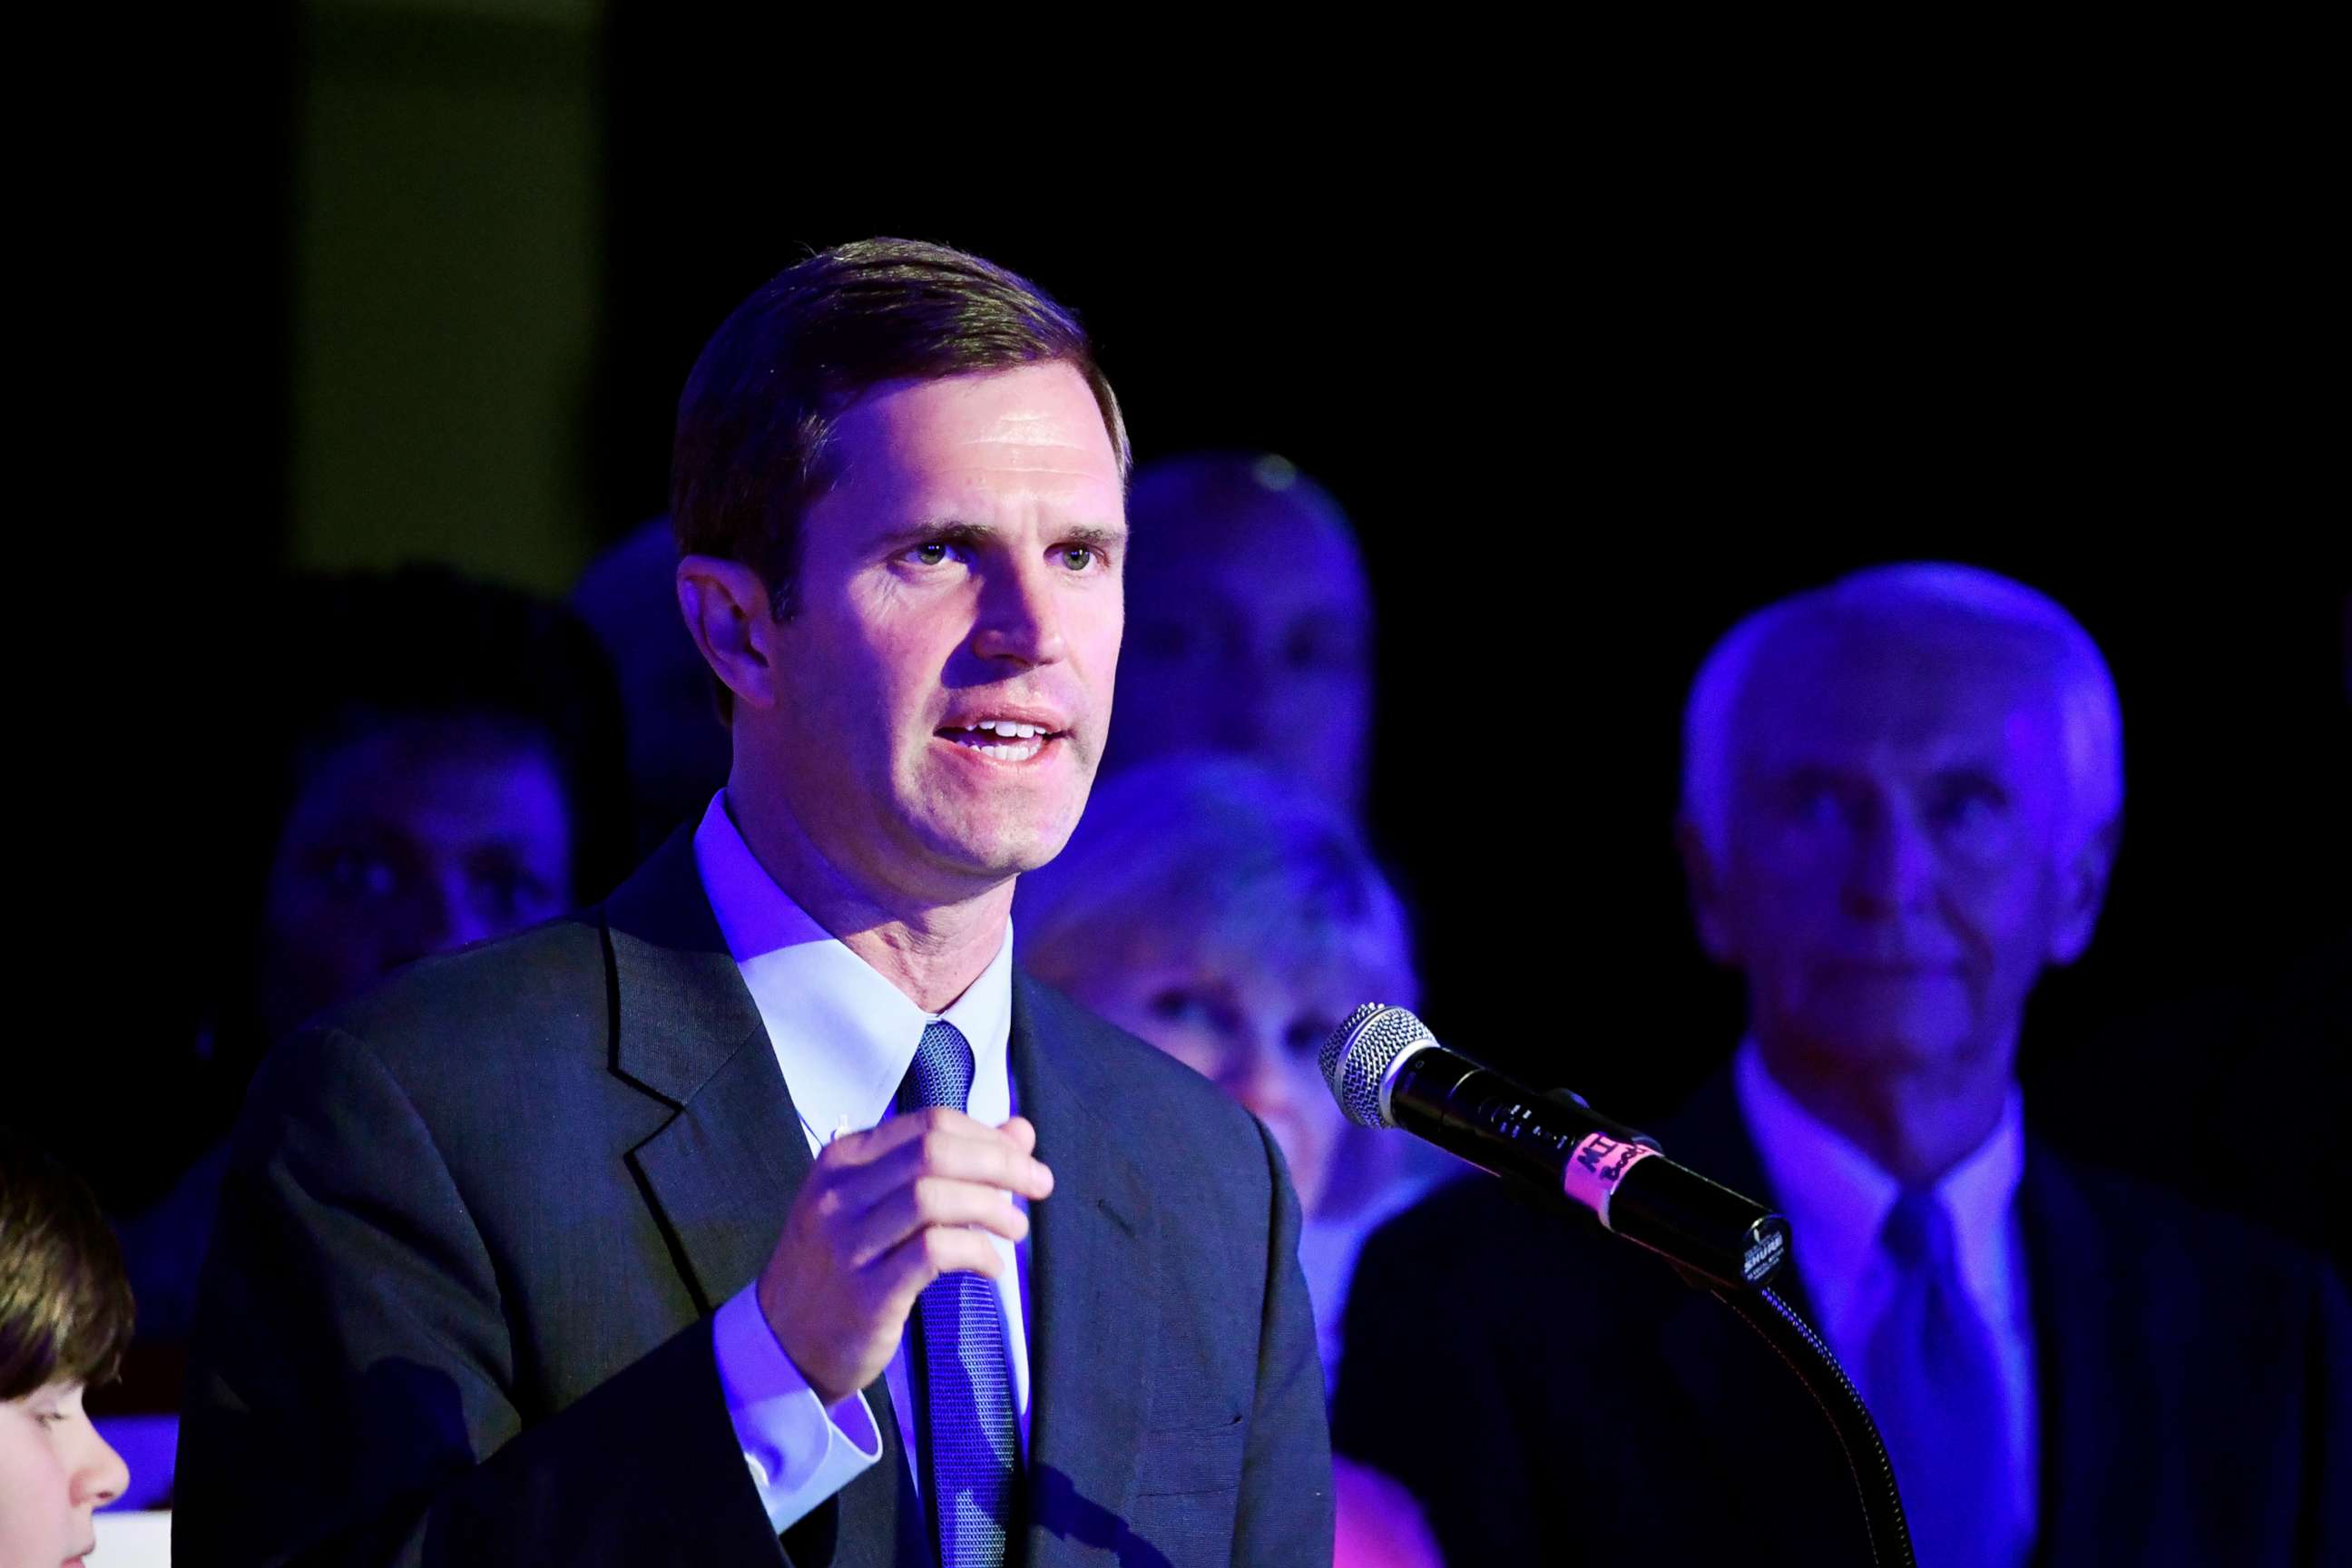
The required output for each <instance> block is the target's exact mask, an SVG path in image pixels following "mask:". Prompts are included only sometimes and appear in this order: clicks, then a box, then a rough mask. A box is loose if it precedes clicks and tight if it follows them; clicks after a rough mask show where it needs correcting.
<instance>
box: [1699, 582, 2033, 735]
mask: <svg viewBox="0 0 2352 1568" xmlns="http://www.w3.org/2000/svg"><path fill="white" fill-rule="evenodd" d="M2056 712H2057V672H2056V664H2055V659H2054V657H2053V651H2052V649H2051V648H2050V647H2048V646H2047V644H2046V642H2045V641H2044V640H2043V639H2041V638H2038V637H2034V636H2032V634H2031V633H2030V632H2026V631H2023V630H2021V629H2019V628H2012V627H2008V626H1998V625H1993V624H1989V623H1986V622H1983V621H1980V620H1975V619H1960V618H1943V617H1937V616H1921V617H1919V618H1918V619H1917V620H1916V622H1913V623H1911V624H1899V623H1895V622H1891V621H1887V620H1884V619H1878V618H1871V619H1867V620H1862V619H1848V620H1840V619H1826V620H1818V621H1812V622H1808V623H1804V624H1801V625H1798V626H1790V627H1788V628H1785V629H1784V630H1782V631H1781V632H1780V633H1779V634H1778V635H1777V636H1775V637H1772V638H1771V639H1770V640H1769V642H1768V643H1767V644H1766V645H1765V646H1764V647H1761V648H1759V650H1758V654H1757V657H1756V658H1755V660H1754V662H1753V664H1752V665H1751V667H1750V668H1749V671H1748V679H1747V680H1746V682H1745V683H1744V685H1743V688H1742V690H1741V693H1740V699H1739V702H1738V715H1739V718H1738V725H1737V731H1736V732H1737V734H1738V744H1739V749H1740V751H1741V752H1742V753H1743V755H1745V756H1747V757H1748V758H1750V759H1751V760H1759V761H1762V760H1771V759H1788V758H1793V757H1794V756H1795V755H1797V754H1799V753H1819V752H1832V751H1859V750H1866V751H1870V752H1875V753H1880V754H1890V753H1891V754H1919V755H1922V756H1941V755H1947V754H1954V753H1963V752H1987V751H1990V752H1999V753H2004V754H2008V755H2012V756H2014V755H2018V754H2020V753H2030V752H2038V751H2039V750H2041V749H2042V748H2043V747H2044V746H2046V745H2047V744H2049V743H2051V742H2052V740H2053V731H2054V724H2055V718H2056Z"/></svg>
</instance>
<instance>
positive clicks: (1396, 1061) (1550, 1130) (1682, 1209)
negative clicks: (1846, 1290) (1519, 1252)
mask: <svg viewBox="0 0 2352 1568" xmlns="http://www.w3.org/2000/svg"><path fill="white" fill-rule="evenodd" d="M1321 1059H1322V1065H1323V1078H1324V1080H1325V1081H1326V1082H1328V1084H1329V1085H1330V1086H1331V1093H1332V1095H1333V1097H1334V1098H1335V1099H1337V1100H1339V1108H1340V1109H1341V1110H1345V1111H1346V1112H1347V1113H1348V1117H1349V1120H1350V1121H1356V1122H1360V1123H1361V1124H1362V1125H1364V1126H1366V1127H1402V1128H1403V1129H1404V1130H1405V1131H1408V1132H1410V1133H1412V1134H1413V1135H1414V1136H1415V1137H1417V1138H1424V1139H1427V1140H1428V1141H1429V1142H1432V1143H1434V1144H1436V1145H1437V1146H1438V1147H1439V1148H1441V1149H1443V1150H1444V1151H1445V1152H1447V1153H1449V1154H1453V1155H1455V1156H1458V1157H1459V1158H1461V1159H1464V1160H1467V1161H1469V1162H1470V1163H1472V1164H1474V1165H1475V1166H1477V1167H1478V1168H1479V1169H1481V1170H1483V1171H1487V1172H1490V1173H1493V1174H1495V1175H1497V1176H1503V1177H1507V1178H1509V1179H1511V1180H1513V1181H1515V1182H1517V1183H1519V1184H1522V1185H1524V1186H1527V1187H1530V1188H1532V1189H1534V1190H1535V1191H1536V1192H1537V1193H1538V1194H1541V1195H1542V1196H1543V1197H1544V1198H1546V1199H1547V1200H1548V1201H1549V1202H1552V1203H1555V1204H1561V1205H1572V1206H1574V1207H1577V1208H1580V1209H1584V1210H1589V1211H1590V1212H1591V1214H1593V1215H1596V1216H1597V1217H1598V1218H1599V1219H1600V1221H1601V1224H1602V1225H1603V1226H1606V1227H1607V1228H1608V1229H1610V1230H1612V1231H1614V1232H1615V1233H1616V1234H1617V1235H1619V1236H1622V1237H1624V1238H1625V1239H1626V1240H1628V1241H1633V1242H1639V1243H1640V1244H1641V1245H1642V1246H1643V1247H1648V1248H1649V1249H1650V1250H1651V1251H1653V1252H1656V1253H1661V1254H1663V1255H1664V1257H1665V1258H1668V1259H1669V1260H1670V1261H1672V1262H1674V1263H1675V1264H1677V1265H1679V1266H1680V1267H1681V1268H1684V1269H1686V1270H1690V1271H1694V1272H1696V1273H1698V1274H1702V1275H1705V1276H1706V1278H1707V1279H1708V1280H1710V1281H1712V1282H1714V1283H1715V1284H1717V1285H1721V1286H1727V1287H1729V1288H1731V1289H1743V1290H1744V1289H1749V1288H1751V1287H1753V1286H1758V1285H1761V1284H1763V1283H1764V1281H1765V1280H1767V1279H1770V1278H1771V1276H1772V1271H1773V1270H1774V1269H1775V1268H1779V1267H1780V1263H1781V1260H1782V1259H1783V1258H1786V1257H1787V1256H1788V1253H1789V1222H1788V1221H1787V1220H1784V1219H1782V1218H1781V1217H1780V1215H1776V1214H1774V1213H1773V1212H1772V1211H1771V1210H1769V1209H1768V1208H1766V1207H1765V1206H1764V1205H1761V1204H1758V1203H1753V1202H1750V1201H1749V1200H1748V1199H1747V1198H1744V1197H1741V1196H1740V1195H1739V1194H1738V1193H1735V1192H1733V1191H1732V1190H1731V1189H1730V1188H1728V1187H1724V1186H1718V1185H1717V1184H1715V1183H1713V1182H1710V1181H1708V1180H1707V1179H1706V1177H1705V1176H1702V1175H1700V1174H1699V1173H1697V1172H1696V1171H1692V1170H1688V1169H1685V1167H1683V1166H1681V1165H1677V1164H1675V1163H1674V1162H1673V1161H1671V1160H1669V1159H1667V1158H1666V1157H1665V1156H1664V1154H1661V1153H1660V1152H1658V1143H1657V1140H1656V1139H1654V1138H1652V1137H1650V1136H1649V1135H1648V1134H1646V1133H1642V1132H1636V1131H1633V1129H1632V1128H1630V1127H1625V1126H1621V1125H1620V1124H1619V1123H1617V1122H1614V1121H1610V1120H1609V1119H1608V1118H1607V1117H1605V1116H1603V1115H1601V1113H1600V1112H1598V1111H1596V1110H1593V1109H1592V1108H1591V1106H1589V1105H1587V1104H1585V1103H1584V1099H1583V1097H1582V1096H1581V1095H1576V1094H1570V1093H1569V1092H1568V1091H1567V1090H1565V1089H1560V1090H1556V1091H1554V1092H1552V1093H1549V1094H1538V1093H1537V1092H1535V1091H1534V1090H1533V1089H1526V1088H1523V1087H1521V1086H1520V1085H1518V1084H1516V1083H1514V1082H1512V1081H1511V1080H1510V1079H1507V1078H1506V1077H1504V1076H1503V1075H1502V1074H1501V1073H1498V1072H1496V1071H1495V1070H1494V1069H1493V1068H1489V1067H1486V1066H1485V1065H1484V1064H1482V1063H1479V1062H1475V1061H1472V1060H1471V1059H1470V1058H1468V1057H1465V1056H1457V1055H1455V1054H1454V1052H1452V1051H1449V1050H1447V1049H1446V1048H1445V1047H1444V1046H1441V1045H1439V1044H1438V1043H1437V1039H1436V1037H1434V1036H1433V1035H1432V1034H1431V1033H1430V1032H1429V1029H1428V1026H1426V1025H1424V1024H1423V1023H1422V1021H1421V1020H1420V1019H1418V1018H1416V1017H1414V1016H1412V1014H1411V1013H1408V1012H1406V1011H1405V1010H1404V1009H1403V1008H1402V1007H1384V1006H1382V1005H1380V1004H1379V1003H1377V1002H1368V1003H1366V1004H1365V1005H1362V1006H1360V1007H1359V1008H1357V1009H1356V1010H1355V1011H1354V1012H1353V1013H1351V1014H1349V1016H1348V1021H1347V1022H1346V1023H1344V1024H1342V1025H1340V1026H1339V1028H1337V1029H1336V1030H1334V1031H1332V1035H1331V1037H1330V1038H1329V1039H1328V1040H1327V1041H1325V1042H1324V1044H1323V1054H1322V1058H1321Z"/></svg>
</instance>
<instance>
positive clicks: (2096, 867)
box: [2050, 814, 2124, 964]
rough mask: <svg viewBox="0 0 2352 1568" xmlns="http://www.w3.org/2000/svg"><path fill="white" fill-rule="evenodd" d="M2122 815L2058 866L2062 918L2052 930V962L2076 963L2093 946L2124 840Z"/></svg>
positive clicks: (2110, 820) (2107, 823)
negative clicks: (2108, 883) (2063, 863)
mask: <svg viewBox="0 0 2352 1568" xmlns="http://www.w3.org/2000/svg"><path fill="white" fill-rule="evenodd" d="M2123 831H2124V819H2123V817H2122V816H2121V815H2120V814H2118V815H2116V816H2111V817H2109V818H2108V819H2107V821H2106V823H2105V826H2102V827H2101V828H2100V829H2099V830H2098V831H2097V832H2096V833H2094V834H2091V835H2090V836H2089V837H2086V838H2085V839H2084V841H2083V844H2082V846H2081V847H2079V848H2078V849H2076V850H2075V852H2074V858H2072V859H2071V860H2069V861H2068V862H2067V863H2066V864H2065V865H2063V866H2061V867H2059V868H2058V900H2059V902H2058V919H2057V921H2056V923H2054V924H2053V926H2052V927H2051V930H2050V962H2051V963H2061V964H2063V963H2074V961H2075V960H2076V959H2078V958H2080V957H2082V956H2083V951H2084V949H2085V948H2087V947H2089V946H2090V945H2091V933H2092V932H2093V931H2095V930H2096V929H2097V928H2098V924H2099V910H2100V909H2101V907H2102V906H2104V905H2105V903H2106V901H2107V879H2108V878H2109V877H2110V876H2112V875H2113V874H2114V872H2115V868H2116V846H2117V845H2118V844H2120V843H2121V842H2122V841H2123Z"/></svg>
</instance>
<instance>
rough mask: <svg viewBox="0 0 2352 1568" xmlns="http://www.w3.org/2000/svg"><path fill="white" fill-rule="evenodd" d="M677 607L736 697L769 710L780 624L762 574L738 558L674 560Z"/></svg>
mask: <svg viewBox="0 0 2352 1568" xmlns="http://www.w3.org/2000/svg"><path fill="white" fill-rule="evenodd" d="M677 608H678V613H679V614H680V615H682V616H685V617H686V630H687V635H688V636H689V637H692V638H694V646H695V647H696V648H698V650H700V652H701V654H702V660H703V662H704V663H705V664H708V665H709V667H710V672H711V673H712V674H713V675H716V676H717V677H718V678H719V683H720V684H721V685H723V686H725V687H726V688H727V689H728V690H730V691H731V692H733V693H734V694H735V700H736V701H738V702H740V703H742V704H743V705H745V706H746V707H750V708H773V707H774V706H775V705H776V655H775V639H776V632H777V626H778V623H777V621H776V619H775V617H774V616H771V615H770V614H769V613H768V585H767V584H765V583H763V582H761V580H760V574H758V573H757V572H755V571H753V570H752V569H751V567H749V566H746V565H744V564H743V563H741V562H740V561H726V560H722V559H720V558H719V557H718V556H716V555H688V556H687V557H686V558H684V559H683V560H681V561H680V562H678V563H677Z"/></svg>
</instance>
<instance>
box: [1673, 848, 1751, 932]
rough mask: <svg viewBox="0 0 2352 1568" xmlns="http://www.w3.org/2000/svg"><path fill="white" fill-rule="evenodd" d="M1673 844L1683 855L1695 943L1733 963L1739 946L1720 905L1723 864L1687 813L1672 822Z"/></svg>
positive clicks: (1685, 883)
mask: <svg viewBox="0 0 2352 1568" xmlns="http://www.w3.org/2000/svg"><path fill="white" fill-rule="evenodd" d="M1675 849H1676V850H1678V851H1679V852H1680V853H1681V855H1682V858H1683V885H1684V886H1685V888H1686V889H1688V890H1689V892H1690V909H1691V924H1692V925H1693V926H1695V927H1696V929H1697V932H1698V944H1699V946H1700V947H1702V948H1704V949H1705V950H1706V955H1707V956H1708V957H1709V958H1711V959H1713V960H1715V962H1716V963H1724V964H1729V963H1737V962H1738V950H1737V948H1736V947H1735V945H1734V943H1733V942H1732V940H1731V928H1730V925H1729V923H1728V922H1727V920H1726V918H1725V910H1724V907H1723V868H1722V867H1721V866H1719V865H1717V863H1716V858H1715V853H1714V851H1713V850H1711V849H1709V848H1708V847H1707V844H1706V835H1704V834H1702V833H1700V832H1699V830H1698V825H1697V824H1696V823H1695V822H1693V821H1692V820H1691V819H1690V818H1689V817H1687V816H1685V817H1678V818H1676V819H1675Z"/></svg>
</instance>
